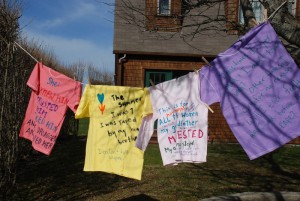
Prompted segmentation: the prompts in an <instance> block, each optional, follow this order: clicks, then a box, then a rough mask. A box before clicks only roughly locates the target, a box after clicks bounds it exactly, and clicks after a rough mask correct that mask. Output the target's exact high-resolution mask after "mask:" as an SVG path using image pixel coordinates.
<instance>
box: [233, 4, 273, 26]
mask: <svg viewBox="0 0 300 201" xmlns="http://www.w3.org/2000/svg"><path fill="white" fill-rule="evenodd" d="M250 3H251V5H252V10H253V13H254V16H255V20H256V21H257V22H258V23H260V22H262V21H263V20H265V18H267V16H266V15H267V10H266V9H265V8H264V6H263V5H262V4H261V3H260V2H259V1H258V0H250ZM253 3H258V4H260V11H259V15H258V11H256V10H255V8H254V5H253ZM238 15H239V16H238V22H239V24H245V21H244V15H243V11H242V6H241V5H239V13H238ZM258 18H259V19H258Z"/></svg>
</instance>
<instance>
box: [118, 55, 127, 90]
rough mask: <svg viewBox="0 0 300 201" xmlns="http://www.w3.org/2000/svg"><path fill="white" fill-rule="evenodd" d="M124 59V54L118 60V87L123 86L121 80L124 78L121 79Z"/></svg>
mask: <svg viewBox="0 0 300 201" xmlns="http://www.w3.org/2000/svg"><path fill="white" fill-rule="evenodd" d="M125 58H126V54H124V56H123V57H121V58H119V64H120V68H119V70H118V76H119V81H118V85H119V86H123V84H124V83H123V80H124V77H123V67H124V66H123V63H124V61H123V60H124V59H125Z"/></svg>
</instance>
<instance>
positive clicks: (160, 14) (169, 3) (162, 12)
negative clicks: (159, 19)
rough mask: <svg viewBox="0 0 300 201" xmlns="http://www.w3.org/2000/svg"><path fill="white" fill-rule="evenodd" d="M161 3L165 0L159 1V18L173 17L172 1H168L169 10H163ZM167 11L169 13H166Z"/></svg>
mask: <svg viewBox="0 0 300 201" xmlns="http://www.w3.org/2000/svg"><path fill="white" fill-rule="evenodd" d="M161 1H163V0H157V15H159V16H171V4H172V0H168V9H166V10H163V9H162V8H161ZM164 11H167V12H164Z"/></svg>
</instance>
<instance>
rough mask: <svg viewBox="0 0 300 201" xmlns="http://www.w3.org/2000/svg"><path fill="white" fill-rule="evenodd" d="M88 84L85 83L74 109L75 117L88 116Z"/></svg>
mask: <svg viewBox="0 0 300 201" xmlns="http://www.w3.org/2000/svg"><path fill="white" fill-rule="evenodd" d="M89 93H90V90H89V86H88V85H86V87H85V88H84V91H83V94H82V97H81V99H80V102H79V106H78V108H77V110H76V113H75V119H80V118H85V117H90V112H89V95H90V94H89Z"/></svg>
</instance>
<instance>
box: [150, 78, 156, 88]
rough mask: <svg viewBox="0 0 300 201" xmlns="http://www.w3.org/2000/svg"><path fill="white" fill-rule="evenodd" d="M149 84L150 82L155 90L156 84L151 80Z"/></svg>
mask: <svg viewBox="0 0 300 201" xmlns="http://www.w3.org/2000/svg"><path fill="white" fill-rule="evenodd" d="M149 82H150V84H151V85H152V87H153V88H154V89H155V84H154V82H153V81H152V80H151V79H149Z"/></svg>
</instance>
